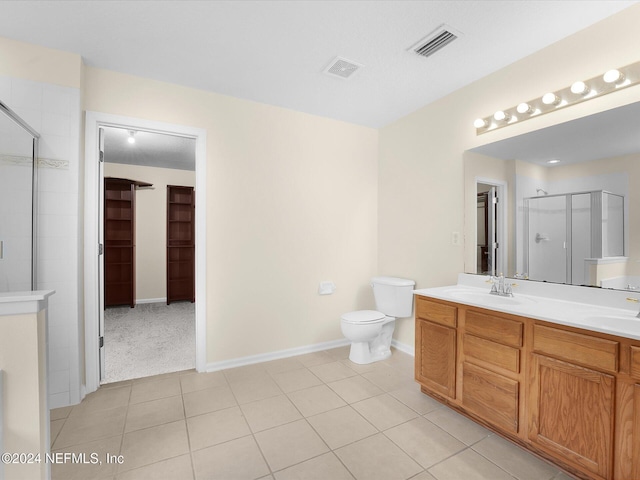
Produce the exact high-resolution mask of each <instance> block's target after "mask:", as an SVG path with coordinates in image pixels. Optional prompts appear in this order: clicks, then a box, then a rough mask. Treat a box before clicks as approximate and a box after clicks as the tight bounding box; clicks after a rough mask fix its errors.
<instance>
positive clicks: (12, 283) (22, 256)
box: [0, 109, 34, 292]
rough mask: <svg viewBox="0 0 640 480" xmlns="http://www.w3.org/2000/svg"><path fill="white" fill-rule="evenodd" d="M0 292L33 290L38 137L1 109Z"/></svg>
mask: <svg viewBox="0 0 640 480" xmlns="http://www.w3.org/2000/svg"><path fill="white" fill-rule="evenodd" d="M0 112H1V113H0V292H17V291H29V290H32V287H33V285H32V273H33V158H34V137H33V136H32V135H31V133H29V132H28V131H26V130H25V129H24V128H23V127H22V126H20V125H19V124H18V123H16V122H15V121H14V120H12V119H11V118H9V117H8V116H7V115H5V114H4V112H3V111H2V110H1V109H0Z"/></svg>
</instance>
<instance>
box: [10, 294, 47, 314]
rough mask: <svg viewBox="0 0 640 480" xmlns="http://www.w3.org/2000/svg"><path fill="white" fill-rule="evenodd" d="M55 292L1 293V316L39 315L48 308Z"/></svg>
mask: <svg viewBox="0 0 640 480" xmlns="http://www.w3.org/2000/svg"><path fill="white" fill-rule="evenodd" d="M54 293H55V290H35V291H29V292H2V293H0V315H21V314H24V313H38V312H39V311H40V310H42V309H44V308H47V303H48V299H49V297H50V296H51V295H53V294H54Z"/></svg>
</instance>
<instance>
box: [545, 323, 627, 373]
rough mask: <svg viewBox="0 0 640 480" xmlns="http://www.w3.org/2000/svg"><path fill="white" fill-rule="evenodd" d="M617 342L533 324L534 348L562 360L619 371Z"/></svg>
mask: <svg viewBox="0 0 640 480" xmlns="http://www.w3.org/2000/svg"><path fill="white" fill-rule="evenodd" d="M619 347H620V344H619V343H618V342H614V341H613V340H606V339H604V338H598V337H593V336H591V335H583V334H581V333H574V332H567V331H564V330H560V329H558V328H551V327H545V326H543V325H534V326H533V350H534V351H535V352H536V353H543V354H546V355H550V356H553V357H556V358H560V359H562V360H567V361H570V362H576V363H579V364H581V365H584V366H586V367H592V368H595V369H597V370H601V371H605V372H613V373H615V372H617V371H618V358H619V354H618V352H619Z"/></svg>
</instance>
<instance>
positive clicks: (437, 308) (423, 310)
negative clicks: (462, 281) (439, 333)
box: [416, 296, 458, 327]
mask: <svg viewBox="0 0 640 480" xmlns="http://www.w3.org/2000/svg"><path fill="white" fill-rule="evenodd" d="M416 317H418V318H422V319H423V320H429V321H431V322H434V323H439V324H440V325H444V326H446V327H455V326H456V325H457V318H458V309H457V308H456V307H452V306H451V305H444V304H442V303H437V302H432V301H430V300H427V299H426V298H424V297H421V296H416Z"/></svg>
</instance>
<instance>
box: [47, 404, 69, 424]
mask: <svg viewBox="0 0 640 480" xmlns="http://www.w3.org/2000/svg"><path fill="white" fill-rule="evenodd" d="M71 410H73V406H70V407H61V408H53V409H51V410H49V420H51V421H53V420H62V419H63V418H67V417H68V416H69V414H70V413H71Z"/></svg>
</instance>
